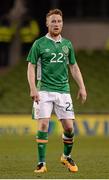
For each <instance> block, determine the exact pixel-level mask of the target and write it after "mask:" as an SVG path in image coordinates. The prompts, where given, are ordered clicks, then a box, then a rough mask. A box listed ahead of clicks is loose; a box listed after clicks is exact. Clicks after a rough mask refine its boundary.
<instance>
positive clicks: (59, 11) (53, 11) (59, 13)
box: [46, 9, 63, 19]
mask: <svg viewBox="0 0 109 180" xmlns="http://www.w3.org/2000/svg"><path fill="white" fill-rule="evenodd" d="M52 14H57V15H60V16H61V17H63V14H62V11H61V10H60V9H51V10H50V11H49V12H48V13H47V15H46V19H47V18H48V17H49V16H51V15H52Z"/></svg>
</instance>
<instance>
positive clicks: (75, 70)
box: [69, 63, 87, 103]
mask: <svg viewBox="0 0 109 180" xmlns="http://www.w3.org/2000/svg"><path fill="white" fill-rule="evenodd" d="M69 67H70V71H71V74H72V77H73V79H74V80H75V81H76V83H77V85H78V87H79V91H78V95H77V99H79V98H81V101H82V103H84V102H85V101H86V98H87V92H86V88H85V85H84V81H83V77H82V74H81V71H80V69H79V66H78V64H77V63H75V64H69Z"/></svg>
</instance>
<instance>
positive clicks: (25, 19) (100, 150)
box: [0, 0, 109, 179]
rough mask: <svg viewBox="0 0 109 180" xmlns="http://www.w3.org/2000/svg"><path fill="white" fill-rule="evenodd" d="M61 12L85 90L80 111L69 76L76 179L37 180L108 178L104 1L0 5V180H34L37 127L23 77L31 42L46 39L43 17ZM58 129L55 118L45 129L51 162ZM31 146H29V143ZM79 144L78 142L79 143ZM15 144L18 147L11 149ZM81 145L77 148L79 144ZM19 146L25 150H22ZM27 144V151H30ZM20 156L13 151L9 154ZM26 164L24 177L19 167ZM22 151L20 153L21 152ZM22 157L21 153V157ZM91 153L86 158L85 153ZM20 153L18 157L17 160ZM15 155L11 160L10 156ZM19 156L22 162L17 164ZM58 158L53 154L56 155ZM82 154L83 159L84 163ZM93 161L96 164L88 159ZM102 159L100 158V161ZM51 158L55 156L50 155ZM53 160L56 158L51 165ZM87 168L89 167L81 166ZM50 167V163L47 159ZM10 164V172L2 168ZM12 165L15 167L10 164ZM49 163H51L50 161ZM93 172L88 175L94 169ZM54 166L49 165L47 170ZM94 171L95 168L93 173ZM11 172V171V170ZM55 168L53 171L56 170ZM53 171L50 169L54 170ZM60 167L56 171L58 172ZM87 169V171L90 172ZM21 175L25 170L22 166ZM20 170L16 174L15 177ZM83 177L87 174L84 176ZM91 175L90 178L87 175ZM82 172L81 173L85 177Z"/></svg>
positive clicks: (107, 6)
mask: <svg viewBox="0 0 109 180" xmlns="http://www.w3.org/2000/svg"><path fill="white" fill-rule="evenodd" d="M51 8H60V9H61V10H62V11H63V15H64V29H63V36H64V37H66V38H68V39H70V40H71V41H72V43H73V45H74V49H75V53H76V59H77V62H78V64H79V66H80V69H81V72H82V74H83V77H84V81H85V84H86V88H87V92H88V98H87V101H86V103H85V104H84V105H81V104H80V102H78V101H77V100H76V92H77V86H76V84H75V82H74V81H73V80H72V79H71V76H70V85H71V95H72V98H73V101H74V108H75V114H76V119H77V120H76V123H75V134H76V136H77V137H78V138H77V142H76V147H75V149H76V150H75V151H74V153H75V156H76V159H78V156H79V159H78V162H79V163H80V167H81V166H84V168H83V169H81V168H80V173H79V174H78V175H74V176H73V177H72V176H71V175H68V173H67V172H66V174H63V169H60V174H59V172H55V170H54V174H48V175H46V176H42V177H40V178H49V177H51V178H66V179H67V178H103V179H108V178H109V170H108V169H107V167H108V163H109V87H108V86H109V1H108V0H90V1H87V0H46V1H44V0H40V1H36V0H4V1H2V2H1V5H0V161H1V162H2V163H1V165H0V168H1V171H0V178H35V176H33V175H32V169H31V167H30V166H28V164H29V165H31V166H33V164H31V163H34V162H33V161H32V159H33V158H34V156H33V155H34V154H35V152H34V148H35V147H33V144H34V143H33V139H34V138H33V137H34V134H35V131H36V123H35V121H32V120H31V108H32V101H31V98H30V97H29V87H28V82H27V76H26V69H27V63H26V56H27V54H28V51H29V48H30V47H31V44H32V43H33V41H34V40H35V39H37V38H39V37H40V36H42V35H45V33H46V32H47V29H46V27H45V14H46V13H47V12H48V10H49V9H51ZM61 133H62V129H61V127H60V124H59V122H58V121H57V119H56V117H55V116H54V115H53V116H52V118H51V121H50V126H49V135H50V139H53V141H54V144H52V143H51V146H50V145H49V150H48V151H50V152H52V153H51V156H52V154H53V149H54V148H55V145H57V141H58V147H59V149H60V147H61V146H60V144H61V143H60V142H61V141H60V139H59V140H57V137H58V136H57V135H61ZM30 141H31V143H30ZM78 141H79V142H78ZM15 142H16V143H15ZM78 143H79V144H78ZM20 144H24V146H23V149H20V147H21V146H22V145H21V146H20ZM30 144H31V148H30ZM12 147H13V148H16V149H17V148H18V149H19V150H18V151H17V150H15V151H13V148H12ZM27 149H29V153H30V158H29V159H28V158H27V159H26V160H27V162H28V163H26V164H25V166H26V168H25V173H23V172H22V173H21V169H19V167H20V166H21V164H20V163H21V162H22V161H23V160H25V157H27V156H28V151H27ZM19 151H20V152H19ZM22 152H23V153H22ZM88 152H89V153H88ZM21 153H22V154H21ZM12 154H13V156H12ZM16 154H17V156H18V155H19V154H20V155H19V156H18V157H19V158H20V159H22V158H23V159H22V161H20V159H19V162H18V159H17V157H16ZM55 154H56V153H55ZM85 154H86V156H87V157H85ZM92 154H93V157H94V159H95V161H94V162H95V164H94V162H93V161H92V159H91V157H90V156H92ZM101 154H102V158H101ZM53 155H54V154H53ZM56 158H57V154H56V156H55V155H54V161H55V159H56ZM84 160H85V161H86V162H89V164H88V165H87V164H85V162H84ZM48 161H50V159H49V158H48ZM6 162H8V167H7V166H6ZM12 162H13V163H12ZM50 163H51V161H50ZM91 164H92V166H93V167H94V169H96V168H97V169H98V170H96V171H95V170H94V171H93V170H92V166H91ZM51 166H53V165H51ZM96 166H97V167H96ZM14 167H15V171H12V169H13V168H14ZM54 167H55V166H54ZM54 167H53V168H54ZM58 168H59V167H57V170H58ZM88 168H89V169H88ZM22 169H24V166H22ZM18 170H19V171H20V172H19V173H18ZM84 171H85V172H84ZM90 171H91V172H92V171H93V173H92V174H90ZM83 172H84V173H83Z"/></svg>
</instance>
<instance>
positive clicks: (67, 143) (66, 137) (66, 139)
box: [63, 132, 74, 156]
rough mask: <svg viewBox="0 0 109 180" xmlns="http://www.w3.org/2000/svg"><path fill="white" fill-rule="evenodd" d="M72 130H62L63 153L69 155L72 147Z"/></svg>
mask: <svg viewBox="0 0 109 180" xmlns="http://www.w3.org/2000/svg"><path fill="white" fill-rule="evenodd" d="M73 137H74V133H73V132H64V134H63V143H64V155H65V156H69V155H70V153H71V151H72V147H73Z"/></svg>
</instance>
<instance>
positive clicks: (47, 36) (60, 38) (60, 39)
mask: <svg viewBox="0 0 109 180" xmlns="http://www.w3.org/2000/svg"><path fill="white" fill-rule="evenodd" d="M46 38H48V39H50V40H52V41H54V42H55V43H57V42H62V36H61V35H60V36H59V39H58V40H57V41H56V40H54V39H53V38H52V37H50V35H49V34H48V33H47V34H46Z"/></svg>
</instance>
